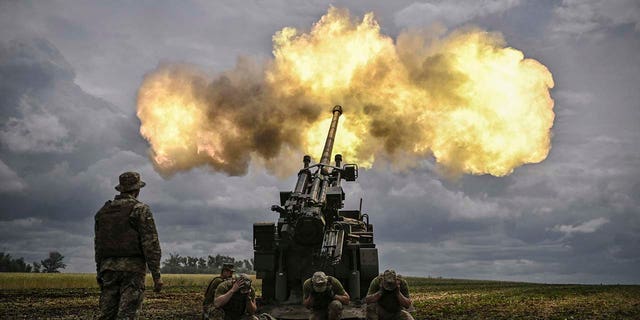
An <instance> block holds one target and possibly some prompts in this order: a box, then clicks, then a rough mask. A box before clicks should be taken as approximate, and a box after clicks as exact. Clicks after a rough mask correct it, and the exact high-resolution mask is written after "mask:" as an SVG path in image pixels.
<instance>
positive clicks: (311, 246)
mask: <svg viewBox="0 0 640 320" xmlns="http://www.w3.org/2000/svg"><path fill="white" fill-rule="evenodd" d="M332 112H333V119H332V121H331V126H330V128H329V132H328V134H327V139H326V141H325V145H324V149H323V152H322V156H321V157H320V162H319V163H317V164H314V165H310V163H311V157H310V156H308V155H305V156H304V158H303V164H304V167H303V168H302V169H301V170H300V171H299V172H298V179H297V182H296V185H295V187H294V189H293V191H284V192H280V204H279V205H274V206H272V207H271V210H272V211H274V212H276V213H278V214H279V217H278V220H277V222H275V223H274V222H268V223H255V224H254V226H253V244H254V263H255V265H254V268H255V270H256V273H257V277H258V278H259V279H262V301H263V303H266V304H270V305H279V306H284V305H287V306H288V307H287V308H284V307H275V308H274V309H272V310H270V311H271V312H272V314H273V315H274V316H276V317H278V318H289V319H295V318H304V317H306V316H307V315H306V314H304V311H305V310H304V309H300V308H295V307H294V306H295V305H299V304H301V303H302V284H303V282H304V280H305V279H307V278H309V277H310V276H311V275H312V274H313V273H314V272H315V271H324V272H325V273H326V274H328V275H332V276H334V277H336V278H337V279H338V280H340V282H341V283H342V284H343V286H344V287H345V289H346V290H347V292H348V293H349V295H350V296H351V300H352V305H355V306H356V307H352V308H349V307H347V308H345V312H343V318H358V317H363V316H364V315H363V314H359V312H360V311H361V310H360V308H359V307H357V305H358V304H359V302H360V300H361V299H362V298H364V296H365V295H366V292H367V289H368V285H369V282H370V281H371V280H372V279H373V278H374V277H376V276H377V275H378V251H377V248H376V246H375V244H374V242H373V226H372V225H371V224H370V223H369V216H368V215H367V214H363V213H362V212H361V209H362V208H361V207H362V202H361V205H360V208H359V209H358V210H342V208H343V206H344V200H345V193H344V191H343V189H342V185H341V182H342V180H346V181H355V180H356V179H357V178H358V166H357V165H356V164H344V165H343V164H342V156H341V155H340V154H336V155H335V165H331V164H330V159H331V152H332V149H333V142H334V140H335V136H336V131H337V126H338V119H339V118H340V115H342V107H341V106H335V107H334V108H333V110H332ZM350 311H351V313H350Z"/></svg>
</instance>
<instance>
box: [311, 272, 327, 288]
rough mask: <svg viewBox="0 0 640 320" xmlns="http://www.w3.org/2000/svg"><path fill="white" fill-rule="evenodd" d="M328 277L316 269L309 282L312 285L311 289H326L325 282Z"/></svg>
mask: <svg viewBox="0 0 640 320" xmlns="http://www.w3.org/2000/svg"><path fill="white" fill-rule="evenodd" d="M328 282H329V277H327V275H326V274H324V272H322V271H318V272H316V273H314V274H313V276H311V284H312V285H313V291H315V292H324V291H325V290H327V284H328Z"/></svg>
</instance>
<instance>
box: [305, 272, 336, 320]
mask: <svg viewBox="0 0 640 320" xmlns="http://www.w3.org/2000/svg"><path fill="white" fill-rule="evenodd" d="M318 273H320V272H317V273H316V274H314V276H313V277H312V278H309V279H307V280H306V281H305V282H304V284H303V285H302V296H303V299H305V300H306V299H307V298H308V297H309V295H311V296H312V297H313V306H311V316H310V317H309V319H310V320H326V319H329V320H334V319H340V318H341V317H342V309H343V307H342V302H340V301H339V300H337V299H334V298H333V297H334V295H339V296H342V295H344V294H345V293H346V291H345V290H344V287H342V284H341V283H340V280H338V279H336V278H334V277H332V276H326V275H324V273H322V275H323V276H324V277H326V280H325V282H326V283H327V285H328V286H329V287H328V288H327V289H326V290H325V291H323V292H316V291H315V290H314V289H313V285H314V278H315V277H316V276H317V274H318Z"/></svg>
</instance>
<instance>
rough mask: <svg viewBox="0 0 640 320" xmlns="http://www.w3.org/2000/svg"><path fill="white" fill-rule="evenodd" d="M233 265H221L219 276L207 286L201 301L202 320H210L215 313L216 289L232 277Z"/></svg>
mask: <svg viewBox="0 0 640 320" xmlns="http://www.w3.org/2000/svg"><path fill="white" fill-rule="evenodd" d="M234 272H235V270H234V265H233V264H232V263H224V264H222V270H221V271H220V276H217V277H214V278H213V279H212V280H211V281H210V282H209V285H208V286H207V290H206V291H205V293H204V300H203V301H202V319H205V320H206V319H211V317H212V315H213V314H214V312H215V306H214V304H213V300H214V299H215V295H216V289H218V286H219V285H220V284H221V283H223V282H224V281H225V280H228V279H231V278H232V277H233V273H234Z"/></svg>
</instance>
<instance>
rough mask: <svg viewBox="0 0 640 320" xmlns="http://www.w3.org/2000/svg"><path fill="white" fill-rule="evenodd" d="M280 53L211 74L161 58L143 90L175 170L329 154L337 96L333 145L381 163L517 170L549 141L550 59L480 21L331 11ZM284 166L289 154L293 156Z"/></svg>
mask: <svg viewBox="0 0 640 320" xmlns="http://www.w3.org/2000/svg"><path fill="white" fill-rule="evenodd" d="M273 46H274V47H273V58H272V59H270V60H268V61H261V62H257V61H252V60H250V59H247V58H239V59H238V62H237V64H236V66H235V68H234V69H232V70H228V71H226V72H223V73H221V74H217V75H209V74H207V73H206V72H204V71H202V70H200V69H198V68H197V67H196V66H192V65H186V64H163V65H160V66H158V68H157V69H156V70H154V71H152V72H151V73H149V74H148V75H147V76H146V77H145V79H144V81H143V83H142V85H141V87H140V89H139V92H138V117H139V118H140V120H141V128H140V132H141V133H142V135H143V136H144V137H145V138H146V139H147V140H148V141H149V143H150V145H151V150H150V156H151V159H152V160H153V163H154V165H155V168H156V170H158V171H159V172H160V173H161V174H163V175H165V176H170V175H171V174H173V173H175V172H177V171H181V170H188V169H190V168H193V167H196V166H204V165H208V166H210V167H211V168H212V169H213V170H216V171H221V172H225V173H227V174H229V175H243V174H245V173H246V172H247V170H248V167H249V164H250V163H251V161H257V162H259V163H261V164H263V165H264V166H265V167H266V168H267V169H269V170H270V171H271V172H274V173H276V174H291V173H292V172H293V171H294V170H295V168H297V167H299V163H298V161H292V160H298V159H300V156H301V155H302V154H303V153H305V154H310V155H311V156H312V157H318V156H320V153H321V150H322V146H323V144H324V139H325V137H326V131H327V129H328V126H329V122H330V119H331V112H330V110H331V108H332V107H333V105H335V104H340V105H342V106H343V107H344V110H345V113H344V115H343V116H342V118H341V120H340V125H339V127H338V132H337V137H336V143H335V145H334V153H342V154H343V156H344V157H345V161H347V162H355V163H359V164H360V165H361V166H365V167H371V166H374V165H375V164H376V163H379V162H382V161H389V162H392V163H393V164H394V165H395V166H396V167H400V168H406V167H411V166H412V165H415V163H416V162H417V161H419V160H421V159H424V158H426V157H430V156H433V157H434V158H435V160H436V162H437V164H438V165H439V168H441V169H442V171H443V172H445V173H447V174H450V175H460V174H463V173H468V174H491V175H494V176H504V175H508V174H510V173H511V172H513V170H514V169H515V168H516V167H518V166H521V165H523V164H526V163H537V162H540V161H543V160H544V159H545V158H546V156H547V154H548V152H549V149H550V140H551V139H550V137H551V127H552V126H553V119H554V113H553V100H552V99H551V97H550V94H549V89H550V88H552V87H553V79H552V76H551V73H550V72H549V71H548V70H547V68H546V67H545V66H544V65H542V64H540V63H539V62H538V61H536V60H533V59H527V58H524V55H523V53H522V52H520V51H518V50H516V49H514V48H509V47H507V46H506V44H505V42H504V40H503V39H502V37H501V35H499V34H497V33H489V32H485V31H482V30H479V29H472V28H467V29H461V30H455V31H452V32H446V31H445V30H436V31H433V30H432V31H424V30H422V31H415V30H414V31H406V32H403V33H402V34H400V35H399V36H398V37H397V39H395V41H394V39H392V38H390V37H388V36H386V35H383V34H381V33H380V27H379V25H378V23H377V22H376V21H375V19H374V17H373V14H371V13H369V14H366V15H365V16H364V17H363V18H362V19H361V20H356V19H355V18H353V17H351V16H350V14H349V12H348V11H347V10H343V9H337V8H330V9H329V11H328V13H327V14H326V15H325V16H323V17H322V18H321V19H320V20H319V21H318V22H317V23H315V24H314V25H313V27H312V28H311V30H309V31H308V32H300V31H298V30H296V29H293V28H284V29H282V30H281V31H279V32H277V33H276V34H275V35H274V36H273ZM282 164H285V165H284V166H283V165H282Z"/></svg>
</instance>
